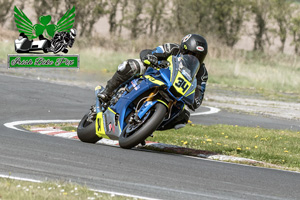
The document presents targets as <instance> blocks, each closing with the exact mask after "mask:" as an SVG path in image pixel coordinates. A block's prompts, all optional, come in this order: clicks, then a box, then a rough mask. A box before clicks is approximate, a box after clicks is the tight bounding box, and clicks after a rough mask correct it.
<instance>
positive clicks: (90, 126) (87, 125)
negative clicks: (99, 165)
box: [77, 114, 102, 144]
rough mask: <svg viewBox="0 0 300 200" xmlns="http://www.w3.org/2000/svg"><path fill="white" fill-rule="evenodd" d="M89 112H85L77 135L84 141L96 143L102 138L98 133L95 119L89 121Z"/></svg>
mask: <svg viewBox="0 0 300 200" xmlns="http://www.w3.org/2000/svg"><path fill="white" fill-rule="evenodd" d="M87 118H88V114H85V115H84V116H83V118H82V119H81V121H80V122H79V124H78V127H77V136H78V138H79V139H80V140H81V141H82V142H87V143H93V144H94V143H96V142H98V141H99V140H101V139H102V138H100V137H98V135H96V128H95V121H93V122H92V123H91V122H88V121H87Z"/></svg>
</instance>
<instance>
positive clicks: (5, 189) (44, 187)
mask: <svg viewBox="0 0 300 200" xmlns="http://www.w3.org/2000/svg"><path fill="white" fill-rule="evenodd" d="M0 199H3V200H23V199H24V200H40V199H48V200H52V199H53V200H54V199H64V200H71V199H72V200H73V199H78V200H80V199H116V200H123V199H124V200H125V199H136V198H130V197H124V196H118V195H114V194H105V193H100V192H95V191H92V190H90V189H89V188H87V187H85V186H80V185H77V184H72V183H64V182H43V183H33V182H28V181H19V180H13V179H9V178H0Z"/></svg>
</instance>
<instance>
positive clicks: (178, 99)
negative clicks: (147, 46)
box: [77, 54, 200, 149]
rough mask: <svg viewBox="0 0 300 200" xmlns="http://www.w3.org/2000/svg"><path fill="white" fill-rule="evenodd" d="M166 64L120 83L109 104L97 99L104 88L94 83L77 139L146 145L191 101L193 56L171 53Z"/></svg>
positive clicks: (195, 68)
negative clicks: (93, 100) (94, 97)
mask: <svg viewBox="0 0 300 200" xmlns="http://www.w3.org/2000/svg"><path fill="white" fill-rule="evenodd" d="M167 63H168V65H167V67H164V68H162V67H161V66H160V65H158V66H153V67H149V68H148V69H147V71H146V73H145V74H144V75H143V76H140V77H136V78H133V79H131V80H129V81H128V82H126V83H124V84H123V85H121V86H120V87H119V88H118V89H116V90H115V93H114V95H113V97H112V99H111V100H110V102H108V103H102V102H101V101H100V100H99V98H98V94H99V93H100V92H102V91H103V90H104V88H103V87H102V86H97V87H96V88H95V96H96V104H95V105H93V106H92V107H91V109H90V111H89V113H87V114H86V115H84V116H83V118H82V119H81V121H80V123H79V125H78V128H77V135H78V138H79V139H80V140H81V141H82V142H88V143H96V142H97V141H99V140H101V139H102V138H107V139H111V140H119V145H120V147H122V148H125V149H130V148H133V147H135V146H136V145H138V144H142V145H145V140H146V138H147V137H149V136H152V133H153V132H154V131H155V130H164V127H166V126H167V125H168V124H169V123H170V122H171V121H172V120H173V119H175V118H176V117H177V116H178V115H179V114H180V113H181V112H182V111H183V109H184V107H185V104H189V105H192V104H193V102H194V95H195V88H196V86H197V80H196V78H195V76H196V74H197V72H198V70H199V68H200V63H199V61H198V59H197V58H196V57H194V56H193V55H181V54H180V55H178V56H170V57H169V58H168V59H167ZM164 66H166V65H165V64H164Z"/></svg>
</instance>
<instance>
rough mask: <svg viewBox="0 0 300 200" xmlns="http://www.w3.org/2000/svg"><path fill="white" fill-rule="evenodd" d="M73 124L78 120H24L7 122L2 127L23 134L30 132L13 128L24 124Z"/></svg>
mask: <svg viewBox="0 0 300 200" xmlns="http://www.w3.org/2000/svg"><path fill="white" fill-rule="evenodd" d="M67 122H69V123H75V122H80V120H78V119H68V120H59V119H58V120H25V121H15V122H9V123H5V124H4V126H6V127H7V128H11V129H15V130H18V131H24V132H30V131H26V130H23V129H19V128H17V127H15V126H19V125H24V124H47V123H67Z"/></svg>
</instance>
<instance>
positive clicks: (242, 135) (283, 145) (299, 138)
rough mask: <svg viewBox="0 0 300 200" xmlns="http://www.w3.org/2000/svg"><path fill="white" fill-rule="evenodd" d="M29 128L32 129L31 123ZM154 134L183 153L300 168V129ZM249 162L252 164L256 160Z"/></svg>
mask: <svg viewBox="0 0 300 200" xmlns="http://www.w3.org/2000/svg"><path fill="white" fill-rule="evenodd" d="M41 126H45V125H41ZM52 127H56V128H58V127H59V128H61V129H63V130H67V131H76V123H73V124H67V123H65V124H52ZM25 128H27V129H30V126H27V127H25ZM153 135H154V137H149V138H147V140H149V141H153V142H159V143H164V144H170V145H176V146H179V147H183V148H185V149H184V150H182V149H181V150H180V153H183V154H186V155H192V156H195V155H198V154H202V153H203V154H222V155H228V156H235V157H241V158H248V159H253V160H257V161H261V162H263V163H265V164H262V163H256V164H255V165H260V166H264V167H272V168H280V169H286V170H292V171H299V172H300V153H299V152H300V132H299V131H289V130H274V129H264V128H261V127H240V126H232V125H210V126H204V125H195V124H188V125H187V126H186V127H184V128H182V129H178V130H175V129H171V130H167V131H156V132H154V134H153ZM149 148H151V149H153V148H152V147H149ZM153 150H157V149H153ZM163 151H166V152H172V153H178V152H177V151H176V149H175V150H174V149H172V148H169V149H168V148H166V149H164V150H163ZM245 164H251V165H252V164H253V163H245Z"/></svg>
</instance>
